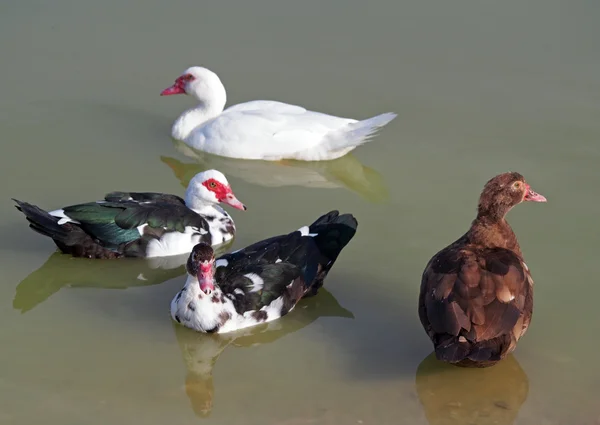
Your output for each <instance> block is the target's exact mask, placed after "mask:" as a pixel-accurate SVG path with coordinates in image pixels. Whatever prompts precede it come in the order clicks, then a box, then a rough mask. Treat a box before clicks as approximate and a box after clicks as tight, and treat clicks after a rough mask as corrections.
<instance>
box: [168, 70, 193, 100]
mask: <svg viewBox="0 0 600 425" xmlns="http://www.w3.org/2000/svg"><path fill="white" fill-rule="evenodd" d="M195 79H196V77H194V76H193V75H192V74H185V75H182V76H181V77H179V78H178V79H176V80H175V84H173V85H172V86H171V87H168V88H166V89H164V90H163V91H162V92H160V95H161V96H170V95H173V94H185V86H186V85H187V84H188V83H190V82H192V81H194V80H195Z"/></svg>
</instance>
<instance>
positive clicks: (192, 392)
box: [173, 288, 354, 418]
mask: <svg viewBox="0 0 600 425" xmlns="http://www.w3.org/2000/svg"><path fill="white" fill-rule="evenodd" d="M319 317H345V318H349V319H353V318H354V315H353V314H352V313H351V312H350V311H348V310H346V309H345V308H343V307H342V306H341V305H340V304H339V303H338V302H337V300H336V299H335V298H334V297H333V295H331V293H330V292H328V291H327V290H326V289H325V288H321V289H319V293H318V294H317V295H316V296H313V297H309V298H306V299H304V300H302V301H301V302H300V303H299V304H298V305H297V306H296V308H295V309H294V311H292V312H291V313H290V314H288V315H287V316H285V317H284V318H282V319H279V320H274V321H273V322H268V323H265V324H263V325H260V326H254V327H251V328H247V329H241V330H239V331H237V332H232V333H229V334H223V335H219V334H203V333H199V332H194V331H192V330H190V329H188V328H184V327H183V326H179V325H175V324H174V325H173V328H174V329H175V335H176V337H177V342H178V343H179V348H180V349H181V355H182V357H183V360H184V362H185V367H186V369H187V373H186V377H185V392H186V394H187V396H188V398H189V399H190V403H191V405H192V409H193V410H194V413H195V414H196V415H197V416H199V417H203V418H204V417H208V416H210V413H211V411H212V408H213V402H214V392H215V390H214V383H213V376H212V371H213V367H214V365H215V364H216V362H217V359H218V358H219V356H220V355H221V353H222V352H223V351H224V350H225V348H227V347H228V346H232V347H254V346H257V345H261V344H269V343H271V342H273V341H276V340H277V339H279V338H281V337H283V336H285V335H288V334H291V333H293V332H296V331H298V330H300V329H302V328H304V327H305V326H307V325H309V324H311V323H312V322H314V321H315V320H317V319H318V318H319Z"/></svg>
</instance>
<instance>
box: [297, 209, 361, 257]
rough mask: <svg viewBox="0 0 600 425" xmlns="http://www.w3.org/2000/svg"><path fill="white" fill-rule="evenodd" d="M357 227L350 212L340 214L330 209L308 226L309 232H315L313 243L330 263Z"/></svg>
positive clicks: (356, 222)
mask: <svg viewBox="0 0 600 425" xmlns="http://www.w3.org/2000/svg"><path fill="white" fill-rule="evenodd" d="M357 228H358V221H357V220H356V218H355V217H354V216H353V215H352V214H342V215H340V213H339V211H336V210H334V211H330V212H328V213H327V214H325V215H323V216H321V217H319V218H318V219H317V220H316V221H315V222H314V223H313V224H311V225H310V226H309V232H310V233H316V234H317V235H316V236H315V237H314V239H315V243H316V244H317V246H318V247H319V250H320V251H321V253H322V254H323V255H325V256H326V257H327V258H328V259H329V260H330V261H331V264H330V266H331V265H333V262H335V260H336V259H337V257H338V255H340V252H342V249H344V247H345V246H346V245H348V243H349V242H350V241H351V240H352V238H353V237H354V235H355V234H356V229H357Z"/></svg>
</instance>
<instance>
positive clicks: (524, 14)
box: [0, 0, 600, 425]
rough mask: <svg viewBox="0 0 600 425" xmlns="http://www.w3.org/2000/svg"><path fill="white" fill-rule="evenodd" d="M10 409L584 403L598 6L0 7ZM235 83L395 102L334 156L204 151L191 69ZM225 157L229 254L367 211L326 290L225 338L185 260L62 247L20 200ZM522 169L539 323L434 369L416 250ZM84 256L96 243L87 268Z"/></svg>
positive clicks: (305, 412)
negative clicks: (206, 327)
mask: <svg viewBox="0 0 600 425" xmlns="http://www.w3.org/2000/svg"><path fill="white" fill-rule="evenodd" d="M0 9H1V11H2V13H0V39H1V40H2V41H1V42H0V57H1V58H2V79H1V81H2V96H1V97H0V136H1V140H2V142H1V143H2V155H1V156H0V182H1V183H0V195H1V196H0V198H1V199H2V200H3V202H1V203H0V213H1V214H2V218H3V220H2V223H1V225H0V235H1V236H2V238H1V239H0V252H1V254H2V255H1V256H0V270H2V285H0V300H1V301H0V323H1V324H2V325H1V326H0V341H2V350H0V421H1V422H2V423H3V424H17V425H21V424H23V425H24V424H31V423H35V422H39V421H40V419H43V420H44V422H45V423H46V424H49V425H54V424H56V425H69V424H77V425H80V424H82V423H85V424H92V425H93V424H107V423H113V424H138V423H144V424H147V425H150V424H164V423H178V424H192V423H194V424H195V423H199V422H204V423H207V424H224V425H232V424H244V425H252V424H260V425H265V424H267V425H268V424H283V425H300V424H378V425H381V424H398V423H406V424H411V425H413V424H431V425H433V424H446V423H453V424H470V423H475V424H485V423H496V424H512V423H515V424H528V425H539V424H565V423H568V424H594V423H596V421H597V420H598V418H599V417H600V410H599V409H598V407H596V406H597V395H598V392H599V390H600V387H599V384H598V382H600V380H599V379H598V378H599V375H600V367H599V366H598V363H597V362H596V353H597V352H598V349H599V348H600V347H599V343H598V340H597V338H596V335H598V333H599V331H600V327H599V326H600V325H599V323H600V321H598V312H597V305H596V304H597V302H596V300H597V299H598V297H599V296H600V289H599V287H598V285H597V284H596V281H597V273H596V268H597V267H596V264H597V256H598V250H597V246H598V244H597V239H598V234H597V233H598V232H597V218H598V216H599V214H600V200H599V198H598V196H597V195H596V194H597V191H598V187H599V185H600V178H599V177H598V176H599V174H598V171H597V170H598V164H599V163H600V144H599V143H598V141H599V139H600V121H599V120H598V116H599V114H600V50H598V48H597V41H598V39H599V37H600V27H599V26H598V25H597V22H598V20H599V19H600V9H599V8H598V6H597V4H596V2H591V1H587V2H586V1H566V0H563V1H558V0H531V1H529V2H520V1H516V0H508V1H504V2H470V1H464V0H459V1H455V2H445V1H441V0H434V1H430V2H419V1H385V0H373V1H369V2H359V1H356V0H351V1H342V0H332V1H330V2H325V3H324V2H320V1H316V0H306V1H302V2H279V1H275V0H258V1H254V2H246V1H242V0H225V1H220V2H192V1H185V0H173V1H169V2H159V1H152V0H151V1H141V0H134V1H130V2H126V3H123V2H119V1H115V0H107V1H105V2H90V1H82V2H74V1H67V0H56V1H53V2H43V1H40V0H19V1H17V0H7V1H5V2H4V3H3V5H2V6H1V7H0ZM193 64H201V65H205V66H208V67H210V68H211V69H213V70H215V71H216V72H217V73H218V74H219V75H220V76H221V78H222V80H223V81H224V83H225V85H226V88H227V90H228V104H234V103H237V102H242V101H246V100H253V99H277V100H281V101H287V102H291V103H297V104H301V105H303V106H306V107H308V108H312V109H316V110H320V111H324V112H330V113H334V114H337V115H341V116H349V117H354V118H366V117H369V116H373V115H376V114H378V113H382V112H386V111H395V112H397V113H398V114H399V116H398V118H397V119H396V120H394V121H393V122H392V123H391V124H390V125H389V126H388V127H387V128H386V129H385V130H384V131H383V133H382V134H381V135H380V136H379V137H378V138H377V139H376V140H375V141H373V142H372V143H370V144H368V145H367V146H364V147H361V148H359V149H357V150H356V151H355V152H353V153H352V154H351V155H350V156H348V157H345V158H341V159H340V160H337V161H332V162H331V163H327V164H325V163H319V164H295V163H290V164H285V165H276V164H271V163H262V162H256V163H250V162H247V161H237V160H227V159H223V158H216V157H208V156H202V155H200V156H199V155H197V153H194V152H192V151H189V150H186V149H185V146H183V147H182V146H181V145H180V144H177V143H173V142H172V141H171V140H170V138H169V130H170V126H171V124H172V122H173V120H174V119H175V118H176V117H177V115H178V114H179V113H180V112H181V111H183V109H184V108H187V107H189V106H190V105H191V104H192V101H191V99H189V98H184V97H169V98H161V97H160V96H159V93H160V91H161V90H162V89H164V88H165V87H167V86H169V85H170V84H171V83H172V81H173V80H174V78H176V77H177V76H178V75H179V73H180V72H181V71H182V70H183V69H185V68H186V67H187V66H189V65H193ZM207 167H217V168H218V169H220V170H222V171H223V172H225V173H226V174H227V176H228V177H229V180H230V182H231V184H232V187H233V189H234V191H235V192H236V194H237V195H238V197H239V198H240V200H242V201H243V202H244V203H246V205H248V207H249V209H248V211H246V212H240V211H233V212H232V214H233V217H234V219H235V220H236V223H237V225H238V228H239V235H238V237H237V238H236V240H235V241H234V243H233V246H232V249H237V248H240V247H242V246H245V245H246V244H249V243H251V242H254V241H256V240H258V239H261V238H265V237H268V236H272V235H275V234H279V233H283V232H288V231H290V230H293V229H296V228H298V227H300V226H301V225H304V224H308V223H310V222H311V221H312V220H314V219H315V218H317V217H318V216H319V215H320V214H322V213H324V212H326V211H328V210H330V209H333V208H336V209H339V210H341V211H343V212H352V213H354V214H355V215H356V217H357V218H358V220H359V223H360V224H359V231H358V233H357V235H356V237H355V238H354V240H353V241H352V243H351V244H350V245H349V246H348V247H347V248H346V249H345V250H344V251H343V253H342V255H341V256H340V258H339V260H338V262H337V263H336V265H335V267H334V269H333V271H332V272H331V273H330V275H329V278H328V280H327V282H326V291H324V292H322V293H321V294H320V295H319V297H317V298H314V299H313V300H306V301H305V302H303V303H301V304H300V305H299V308H298V309H297V310H296V311H294V312H293V313H292V314H290V315H289V316H287V317H286V318H284V319H282V320H280V321H278V322H276V323H272V324H270V325H269V326H264V327H261V328H257V329H255V330H252V331H248V332H244V333H242V334H240V335H232V336H227V337H223V338H219V337H215V336H208V337H207V336H205V335H198V334H196V333H194V332H191V331H190V332H188V331H186V330H184V329H181V328H178V327H175V326H174V325H173V324H172V323H171V320H170V318H169V315H168V308H169V303H170V300H171V298H172V297H173V296H174V294H175V293H176V292H177V291H178V289H179V288H180V287H181V285H182V284H183V281H184V270H183V268H182V266H181V264H182V263H181V262H180V263H177V261H173V262H171V263H163V262H149V261H123V262H118V263H114V264H113V263H111V264H106V263H93V262H90V261H88V260H71V259H68V258H65V257H64V256H61V255H59V254H56V253H55V246H54V245H53V243H52V242H51V241H50V240H47V239H45V238H42V237H41V236H39V235H37V234H35V233H34V232H32V231H30V230H29V229H28V228H27V225H26V221H25V220H24V219H23V217H22V215H21V214H20V213H19V212H18V211H17V210H15V209H14V208H13V206H12V204H11V202H10V197H17V198H19V199H22V200H26V201H30V202H33V203H36V204H38V205H40V206H41V207H45V208H56V207H59V206H61V205H65V204H70V203H75V202H82V201H88V200H91V199H96V198H98V197H100V196H102V195H104V194H105V193H106V192H109V191H112V190H151V191H165V192H170V193H178V194H181V193H183V191H184V186H185V185H186V184H187V181H189V179H190V178H191V177H192V176H193V175H194V174H195V173H196V172H198V171H201V170H203V169H205V168H207ZM508 170H514V171H519V172H521V173H522V174H524V175H525V177H526V178H527V179H528V181H529V183H531V185H532V187H533V188H534V189H535V190H536V191H538V192H540V193H542V194H543V195H545V196H546V197H547V198H548V201H549V202H548V203H547V204H528V205H521V206H519V207H517V208H515V209H514V210H513V211H512V212H511V213H510V215H509V217H508V218H509V221H510V223H511V225H512V226H513V228H514V229H515V231H516V232H517V235H518V237H519V240H520V243H521V246H522V249H523V251H524V253H525V258H526V260H527V263H528V265H529V266H530V268H531V270H532V272H533V276H534V279H535V283H536V287H535V288H536V289H535V314H534V317H533V323H532V325H531V327H530V330H529V332H528V334H527V335H526V337H525V338H524V339H523V340H522V341H521V343H520V345H519V347H518V349H517V351H516V352H515V353H514V355H513V356H511V357H510V358H509V359H507V360H506V362H505V363H503V364H500V365H498V367H497V368H494V369H490V370H487V371H468V372H465V371H462V370H456V369H452V368H450V369H448V368H445V367H443V365H439V364H438V363H437V362H435V361H434V360H433V359H432V358H431V357H430V354H431V345H430V343H429V341H428V340H427V337H426V336H425V333H424V332H423V331H422V329H421V326H420V323H419V321H418V317H417V313H416V308H417V306H416V302H417V294H418V288H419V283H420V276H421V272H422V270H423V268H424V266H425V264H426V263H427V261H428V259H429V258H430V257H431V256H432V255H433V254H434V253H435V252H436V251H437V250H438V249H440V248H442V247H443V246H445V245H446V244H448V243H449V242H451V241H453V240H454V239H455V238H457V237H458V236H460V235H461V234H462V232H464V231H465V230H466V228H467V227H468V225H469V223H470V221H471V220H472V218H473V216H474V213H475V206H476V202H477V196H478V195H479V192H480V190H481V188H482V186H483V184H484V183H485V181H487V179H489V178H490V177H492V176H493V175H495V174H498V173H500V172H505V171H508ZM92 263H93V264H92Z"/></svg>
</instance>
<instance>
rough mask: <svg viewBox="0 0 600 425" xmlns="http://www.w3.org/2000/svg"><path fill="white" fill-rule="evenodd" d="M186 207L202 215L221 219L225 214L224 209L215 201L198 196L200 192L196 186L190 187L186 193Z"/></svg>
mask: <svg viewBox="0 0 600 425" xmlns="http://www.w3.org/2000/svg"><path fill="white" fill-rule="evenodd" d="M184 201H185V205H186V206H187V207H188V208H189V209H191V210H193V211H194V212H196V213H197V214H200V215H214V216H216V217H221V216H222V215H224V214H223V211H224V210H223V208H221V207H220V206H219V205H217V204H215V203H214V202H213V201H209V200H206V199H204V198H202V197H200V196H198V191H197V188H196V187H195V186H190V187H189V188H188V190H187V191H186V192H185V199H184Z"/></svg>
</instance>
